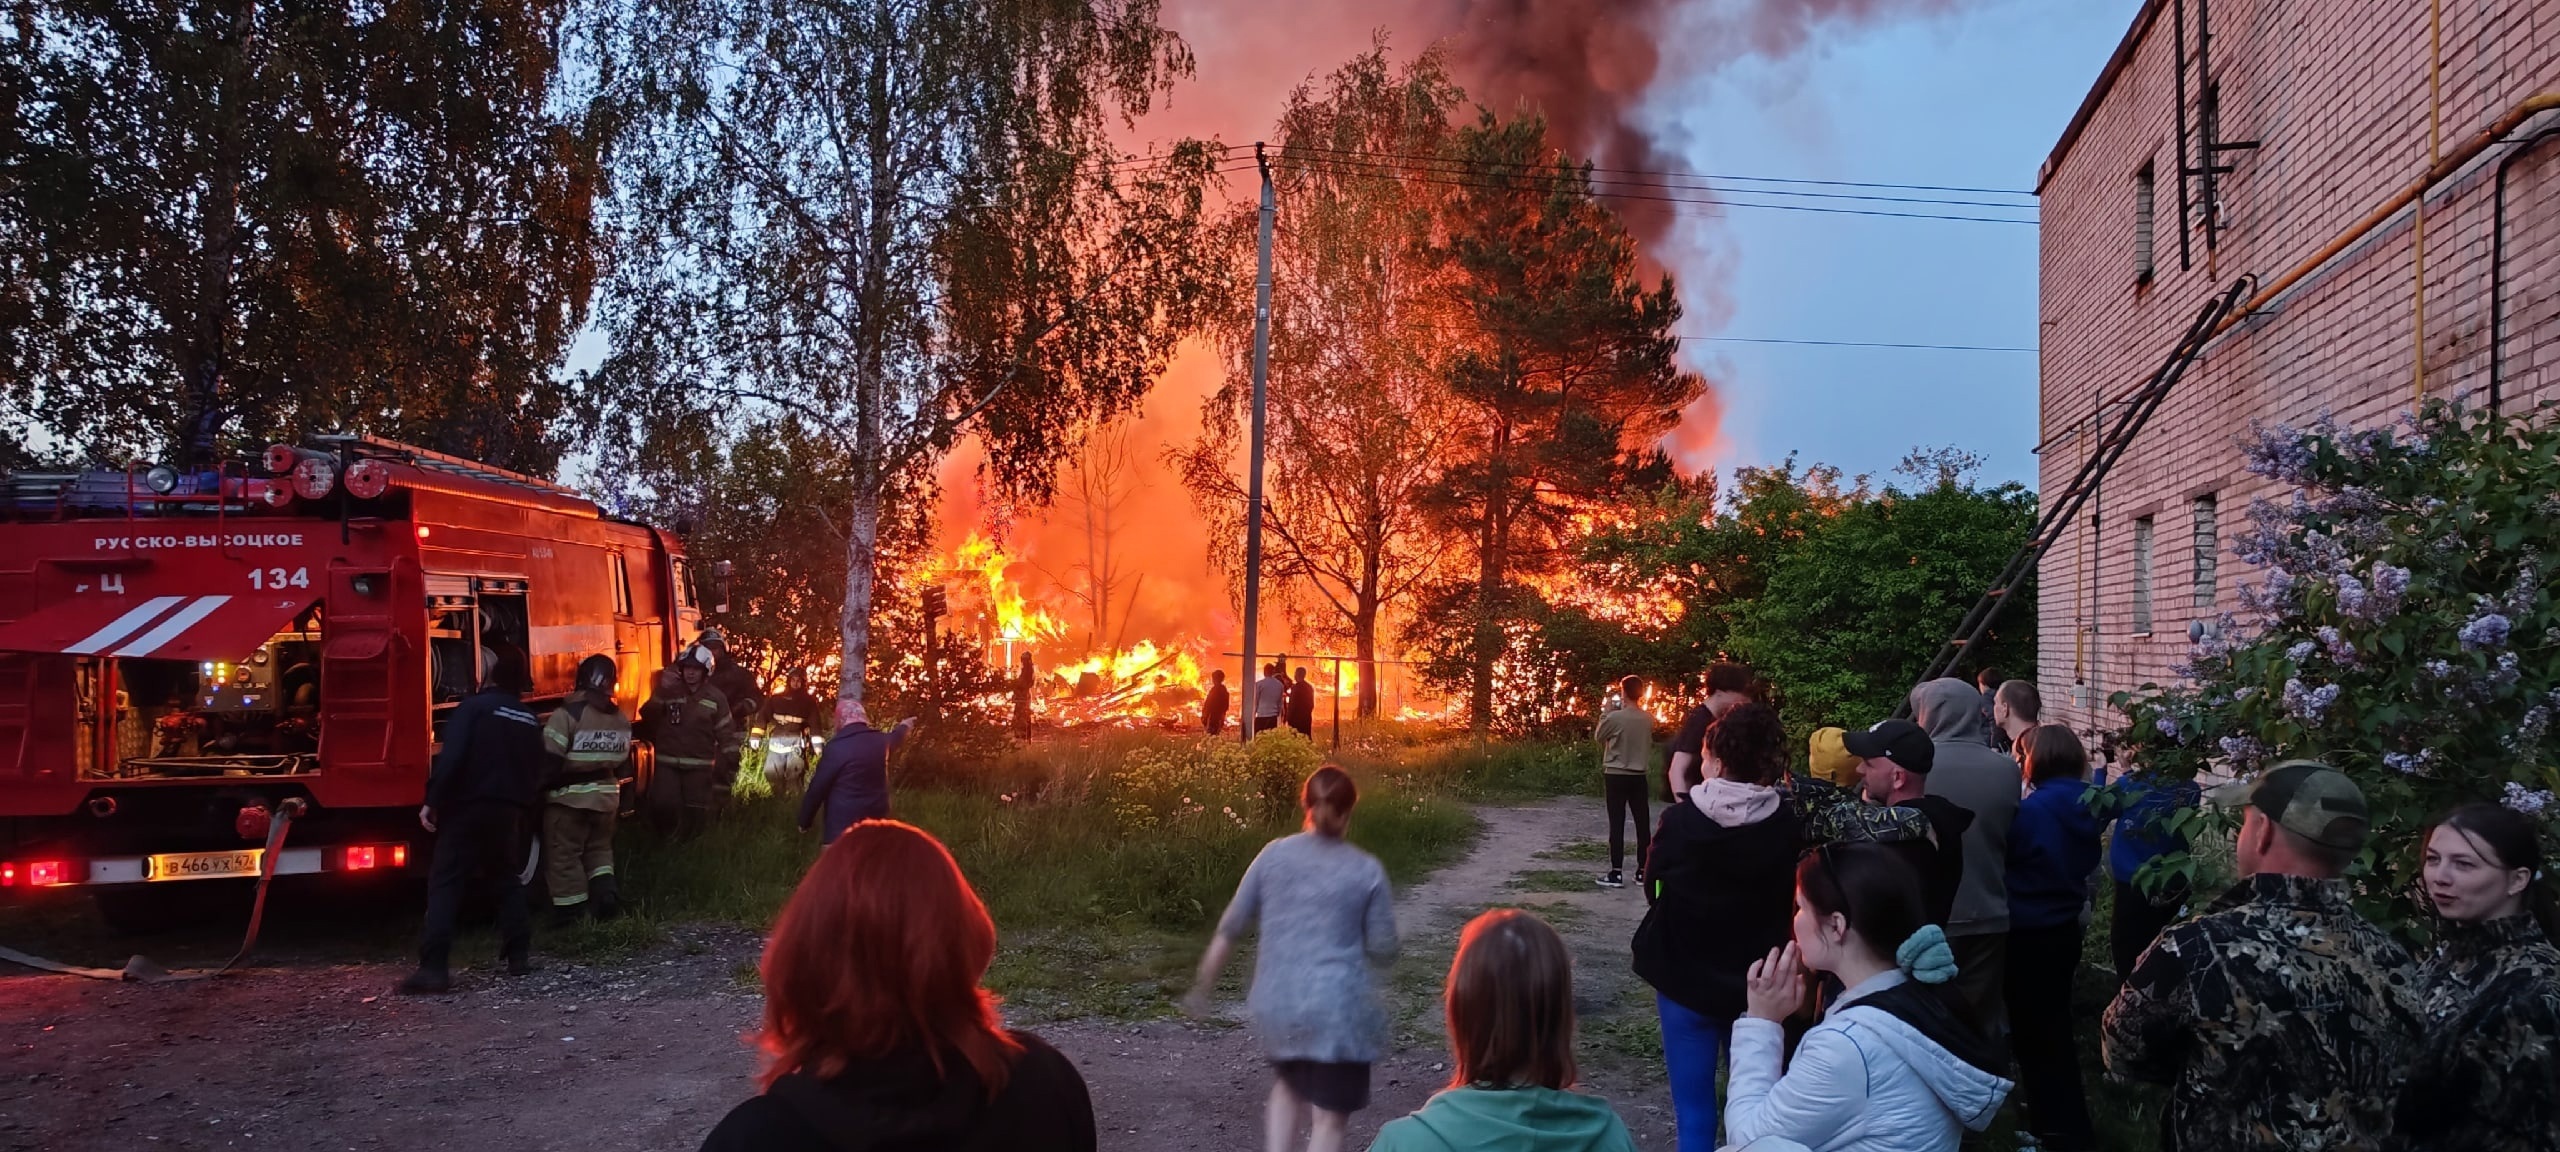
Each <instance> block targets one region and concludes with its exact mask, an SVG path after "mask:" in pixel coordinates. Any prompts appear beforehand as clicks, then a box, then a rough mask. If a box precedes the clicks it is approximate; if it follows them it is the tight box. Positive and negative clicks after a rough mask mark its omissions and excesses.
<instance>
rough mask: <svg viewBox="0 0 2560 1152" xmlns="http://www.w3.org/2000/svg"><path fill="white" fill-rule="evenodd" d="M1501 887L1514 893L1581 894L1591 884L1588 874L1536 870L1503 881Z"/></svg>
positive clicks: (1560, 870)
mask: <svg viewBox="0 0 2560 1152" xmlns="http://www.w3.org/2000/svg"><path fill="white" fill-rule="evenodd" d="M1503 887H1505V888H1509V889H1512V890H1513V891H1516V892H1581V891H1585V890H1587V889H1589V888H1590V887H1592V882H1591V874H1590V873H1588V872H1568V871H1564V870H1562V869H1555V868H1537V869H1532V870H1530V871H1527V872H1522V873H1520V874H1519V875H1516V876H1513V877H1512V878H1511V879H1509V880H1506V881H1504V882H1503Z"/></svg>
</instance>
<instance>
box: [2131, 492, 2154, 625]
mask: <svg viewBox="0 0 2560 1152" xmlns="http://www.w3.org/2000/svg"><path fill="white" fill-rule="evenodd" d="M2133 630H2134V632H2135V633H2136V634H2137V635H2149V634H2150V632H2151V517H2148V516H2145V517H2143V518H2142V519H2139V520H2136V521H2134V522H2133Z"/></svg>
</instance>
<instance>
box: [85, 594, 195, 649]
mask: <svg viewBox="0 0 2560 1152" xmlns="http://www.w3.org/2000/svg"><path fill="white" fill-rule="evenodd" d="M184 599H186V597H184V596H154V597H152V598H150V599H149V600H145V601H143V602H142V606H141V607H139V608H136V609H134V610H132V611H130V612H127V613H125V614H124V615H122V616H118V617H116V619H115V623H113V624H109V625H107V626H106V627H104V628H100V629H98V630H97V631H95V632H92V633H90V634H89V636H88V638H87V639H85V640H82V641H80V642H79V643H77V644H74V645H71V646H70V647H68V648H64V649H63V651H64V652H66V653H69V654H70V655H73V656H95V655H97V653H98V650H99V649H101V648H104V647H106V646H107V645H109V644H113V643H115V642H116V641H118V640H122V639H124V638H125V637H127V636H130V635H133V633H134V630H135V629H138V628H140V627H142V626H143V625H145V624H148V623H150V622H151V620H152V618H153V617H155V616H158V615H159V614H161V613H163V612H166V611H168V610H169V606H170V605H172V604H175V603H177V602H178V601H180V600H184Z"/></svg>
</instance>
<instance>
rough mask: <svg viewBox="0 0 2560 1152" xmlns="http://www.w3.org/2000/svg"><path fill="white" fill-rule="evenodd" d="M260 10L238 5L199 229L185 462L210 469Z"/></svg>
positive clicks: (217, 96) (245, 1)
mask: <svg viewBox="0 0 2560 1152" xmlns="http://www.w3.org/2000/svg"><path fill="white" fill-rule="evenodd" d="M256 14H257V6H256V5H255V4H254V3H253V2H252V0H238V2H237V3H235V4H234V5H233V7H232V10H231V28H230V32H229V34H228V36H227V37H226V39H227V40H228V43H227V44H225V45H224V48H225V49H226V50H227V52H226V55H225V57H224V59H223V62H222V70H221V73H220V79H219V80H217V81H215V85H216V86H215V89H214V99H213V115H214V124H213V157H212V159H213V163H212V165H211V167H210V169H209V170H208V171H207V172H206V173H205V195H204V199H203V202H202V207H201V208H199V209H198V211H199V213H200V215H199V216H198V218H197V221H196V235H197V237H198V243H199V244H200V245H201V248H200V249H199V251H198V253H197V259H198V263H197V267H196V300H195V324H194V328H195V330H194V331H193V332H190V333H188V335H187V338H186V340H185V347H186V350H187V361H188V363H187V366H186V377H187V381H186V385H187V411H186V414H185V419H186V427H185V428H184V429H183V430H182V432H183V436H184V438H185V439H184V446H185V459H186V462H187V463H188V464H189V465H191V466H195V467H209V466H211V465H212V464H213V463H214V461H215V460H216V458H217V454H218V449H219V447H220V439H221V435H222V423H223V417H224V412H223V395H222V383H223V381H222V377H223V365H224V363H225V362H226V361H227V360H228V359H229V357H228V355H227V354H228V352H229V351H230V341H231V280H232V264H233V258H234V254H235V253H236V252H237V251H238V248H239V232H240V178H241V169H242V167H243V164H242V157H241V135H242V133H241V124H240V121H241V118H242V117H243V115H244V113H243V111H242V107H243V105H245V104H246V103H247V102H248V99H249V94H248V87H249V34H250V31H251V30H252V28H253V26H254V22H255V19H256Z"/></svg>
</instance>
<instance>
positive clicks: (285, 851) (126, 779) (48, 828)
mask: <svg viewBox="0 0 2560 1152" xmlns="http://www.w3.org/2000/svg"><path fill="white" fill-rule="evenodd" d="M262 464H263V465H264V467H263V469H253V468H251V467H248V466H245V465H234V466H229V467H226V468H223V469H222V470H219V471H213V472H203V473H195V474H189V473H185V472H182V471H180V470H178V469H175V468H171V467H167V466H141V465H136V466H133V467H131V468H128V469H126V470H124V471H113V472H98V471H91V472H81V473H46V474H32V473H18V474H14V475H11V476H9V477H8V478H7V490H6V497H7V503H6V506H5V508H0V898H6V897H7V896H8V894H10V893H19V894H24V893H26V892H28V891H29V890H30V889H38V888H54V887H65V886H81V887H85V888H87V889H89V890H91V891H92V892H93V893H94V894H95V896H96V898H97V900H98V904H99V907H100V909H101V911H103V912H104V913H106V915H107V917H108V919H109V920H110V922H112V923H116V924H118V925H120V926H133V925H141V924H148V923H150V922H152V921H154V920H155V919H157V918H158V917H159V916H160V915H161V914H162V913H163V912H165V911H168V910H170V909H171V908H173V907H174V906H178V905H184V904H188V903H195V904H201V903H202V901H201V900H200V899H199V900H193V901H191V900H190V897H201V896H202V895H203V894H204V892H205V891H206V889H205V888H204V887H203V886H201V885H196V884H187V883H178V882H181V881H196V880H216V881H218V880H221V879H223V878H240V877H253V876H255V875H257V874H258V873H259V872H260V870H261V865H262V863H263V855H264V851H265V845H266V843H267V834H268V830H269V823H270V820H271V818H272V817H273V816H274V815H275V814H276V813H278V812H280V811H285V810H288V809H290V810H293V811H296V812H299V813H300V815H299V818H298V819H296V820H295V821H294V822H293V823H292V824H291V825H290V827H289V828H288V829H287V837H286V839H285V841H284V842H283V846H282V847H281V848H280V849H278V852H277V859H276V861H275V863H274V872H275V873H276V874H277V875H279V876H294V875H303V874H329V875H332V876H335V877H336V878H337V879H338V880H340V881H354V880H358V879H361V877H357V876H351V875H346V874H350V873H366V872H372V873H376V874H386V873H389V872H391V871H392V870H395V869H397V870H406V871H408V872H410V873H411V874H415V871H416V869H417V868H418V867H419V866H420V865H422V864H423V863H424V855H423V848H424V844H423V842H422V836H423V834H422V833H421V832H420V830H419V827H418V823H417V815H416V813H417V809H418V807H419V805H420V804H421V803H422V802H423V800H424V797H425V791H426V780H427V770H428V765H429V763H430V761H431V758H432V757H433V755H434V752H435V735H436V732H437V730H438V728H439V727H440V723H441V720H442V717H443V715H444V714H445V712H446V711H448V710H449V709H450V708H451V707H452V706H453V704H454V703H455V702H456V701H458V700H460V699H461V698H462V697H463V696H464V695H465V694H467V693H469V692H470V691H472V690H473V689H474V688H475V687H476V685H477V682H478V680H479V678H480V677H481V676H482V674H483V672H484V668H483V661H484V659H485V656H486V653H487V652H488V651H490V650H492V649H494V647H495V646H496V645H498V644H499V643H501V642H504V643H508V644H513V645H515V646H516V647H517V648H519V649H521V650H523V651H524V652H526V653H527V654H528V655H529V656H530V657H531V670H532V674H533V691H532V692H531V693H530V695H529V696H528V700H529V701H530V702H532V703H534V704H535V705H536V706H537V707H538V708H542V709H548V708H549V707H550V706H552V705H553V704H556V703H557V702H558V701H559V699H560V697H561V696H562V695H563V694H564V693H566V692H567V691H568V690H569V688H570V686H571V683H572V680H573V677H574V673H575V670H576V667H577V664H578V662H579V661H580V660H581V659H583V658H585V657H587V656H589V655H592V654H595V653H600V652H601V653H608V654H610V655H612V656H613V657H614V658H615V659H616V660H617V661H618V662H619V663H620V665H621V674H622V682H621V693H622V697H623V699H624V700H626V701H631V702H635V703H636V702H637V701H638V700H640V699H641V698H642V697H643V696H644V695H645V693H646V691H647V689H648V687H649V685H651V684H652V683H654V681H655V677H656V675H657V673H658V671H659V670H660V669H661V668H663V667H664V666H665V665H666V664H667V663H668V662H669V661H670V660H672V659H673V658H674V653H675V652H676V651H677V650H678V648H679V647H680V646H681V645H682V644H684V643H685V642H686V640H687V638H689V637H691V636H693V635H694V634H695V633H696V631H697V630H698V627H699V623H700V612H699V607H698V605H697V604H696V602H695V595H694V588H695V585H694V583H693V581H692V580H691V579H690V575H691V574H689V573H688V572H687V570H686V565H685V558H684V554H683V552H682V550H681V548H680V547H679V546H678V545H677V542H676V541H675V540H674V539H673V538H672V537H671V536H669V535H668V534H667V533H665V532H662V531H659V530H658V529H655V528H651V527H647V526H644V525H640V524H635V523H631V522H628V521H624V520H618V519H615V518H613V517H611V516H607V515H605V514H604V513H603V512H602V511H601V510H600V509H599V508H598V507H597V506H596V505H595V504H593V503H591V502H590V501H588V500H586V499H585V498H583V497H581V496H579V495H577V494H576V493H574V492H571V491H570V490H568V489H565V488H562V487H560V486H558V485H555V484H552V483H549V482H547V481H544V480H539V479H536V478H534V477H531V476H524V475H519V474H516V473H512V472H506V471H502V470H499V469H496V468H491V467H488V466H486V465H482V464H477V463H473V462H471V461H467V460H461V459H457V458H454V457H449V456H444V455H439V454H437V453H433V452H428V451H424V450H421V449H417V448H411V447H407V446H404V445H399V444H393V443H389V442H385V441H380V440H374V439H370V438H363V437H323V438H318V439H314V440H312V441H310V442H308V443H307V444H304V445H289V444H279V445H276V446H274V447H271V448H269V449H268V450H267V453H266V457H265V459H264V460H263V461H262ZM261 472H262V473H263V474H256V473H261ZM233 882H234V883H242V884H244V883H246V881H242V880H237V879H235V880H234V881H233ZM306 883H307V881H306Z"/></svg>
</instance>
